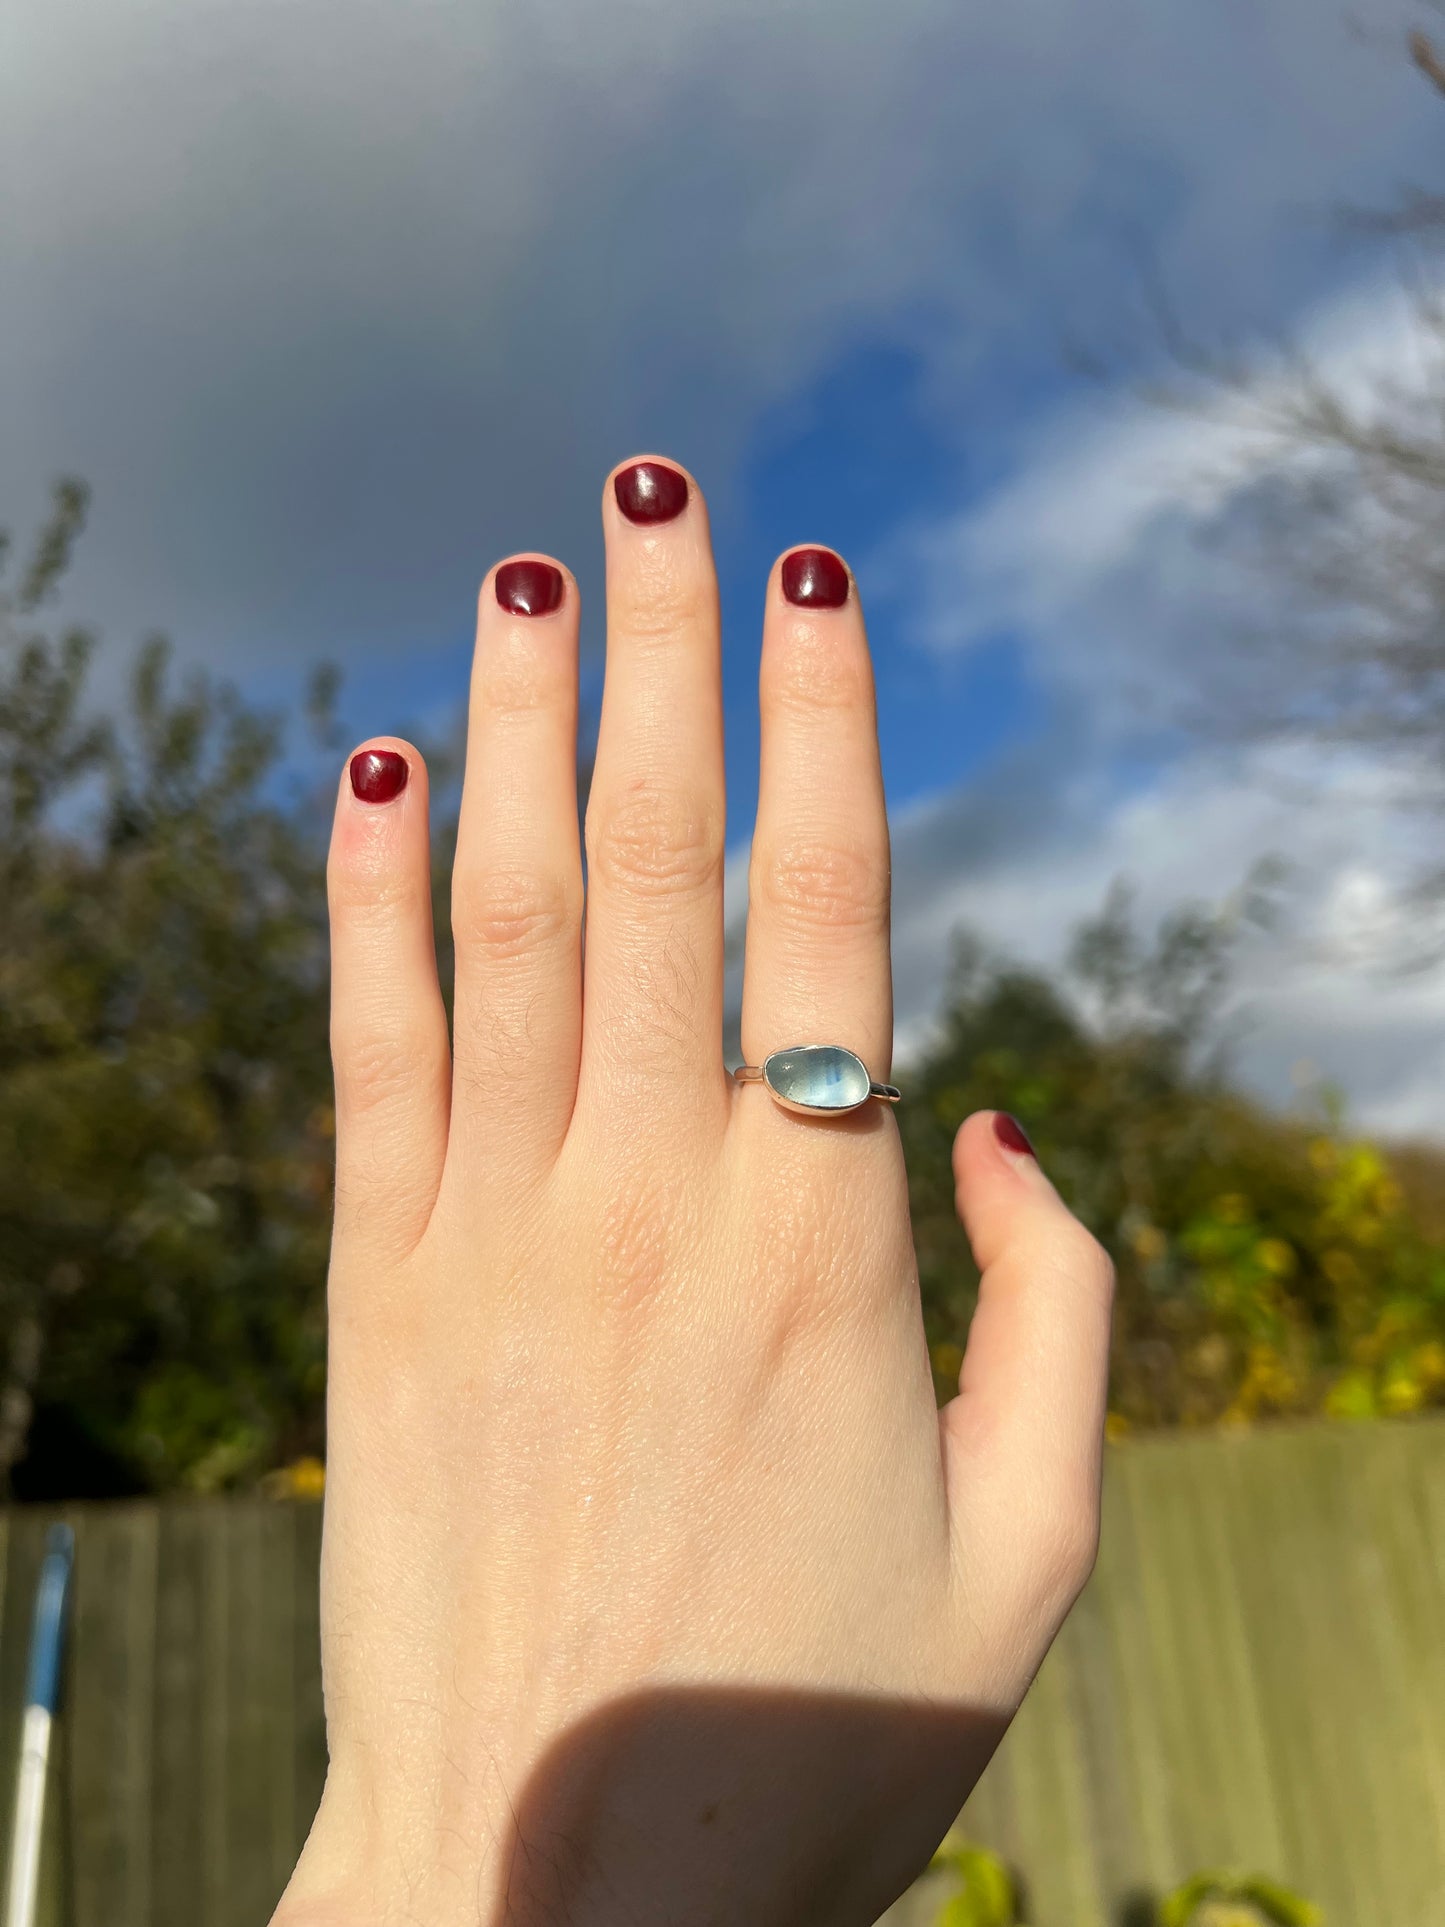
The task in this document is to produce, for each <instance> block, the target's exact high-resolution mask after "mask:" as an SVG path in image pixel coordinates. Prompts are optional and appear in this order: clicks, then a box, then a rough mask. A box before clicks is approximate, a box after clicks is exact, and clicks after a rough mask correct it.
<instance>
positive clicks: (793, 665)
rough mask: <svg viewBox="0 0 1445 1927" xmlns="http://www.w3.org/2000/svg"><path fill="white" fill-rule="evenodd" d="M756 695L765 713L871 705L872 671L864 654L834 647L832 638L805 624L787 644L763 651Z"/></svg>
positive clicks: (864, 708)
mask: <svg viewBox="0 0 1445 1927" xmlns="http://www.w3.org/2000/svg"><path fill="white" fill-rule="evenodd" d="M761 700H762V706H763V710H764V713H765V714H767V715H770V716H771V715H789V714H793V715H798V716H803V717H806V716H810V715H817V714H818V713H819V712H829V711H838V710H841V711H850V712H851V711H863V712H864V713H871V711H872V708H873V677H872V671H871V670H870V668H869V666H868V661H867V658H866V656H856V657H855V656H853V655H851V654H849V653H848V652H846V651H842V650H840V649H838V648H837V646H836V643H835V642H834V640H833V638H831V637H828V638H824V637H821V636H819V635H818V634H817V633H816V631H813V630H804V631H802V632H801V633H800V634H799V635H798V636H796V637H795V638H794V639H793V643H792V646H791V647H788V648H781V649H778V650H776V651H765V652H764V656H763V677H762V688H761Z"/></svg>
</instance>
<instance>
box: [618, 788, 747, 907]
mask: <svg viewBox="0 0 1445 1927" xmlns="http://www.w3.org/2000/svg"><path fill="white" fill-rule="evenodd" d="M587 862H588V868H589V871H590V873H591V874H592V876H594V877H595V878H597V879H598V880H599V881H601V882H604V883H611V884H617V885H620V886H622V887H623V888H625V889H628V890H631V891H634V892H637V893H640V894H645V895H650V896H673V895H682V894H686V893H687V892H689V891H695V890H700V889H706V888H708V887H710V886H713V885H720V884H721V881H722V868H723V828H722V819H721V814H720V812H719V811H718V810H717V809H715V808H713V807H711V806H709V804H708V803H707V802H705V801H704V799H703V798H702V797H700V796H697V795H693V794H689V793H688V792H686V791H684V790H669V789H666V788H663V787H661V786H659V785H654V784H647V785H643V784H637V785H634V786H633V787H632V788H630V789H628V790H625V791H623V792H622V793H621V794H620V795H617V796H613V797H610V798H599V797H597V796H596V795H595V793H594V796H593V799H592V802H591V804H590V806H589V808H588V811H587Z"/></svg>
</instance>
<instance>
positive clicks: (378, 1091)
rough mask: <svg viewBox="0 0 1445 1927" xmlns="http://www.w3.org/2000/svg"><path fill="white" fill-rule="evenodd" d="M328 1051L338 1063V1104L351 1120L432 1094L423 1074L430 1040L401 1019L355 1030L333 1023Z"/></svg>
mask: <svg viewBox="0 0 1445 1927" xmlns="http://www.w3.org/2000/svg"><path fill="white" fill-rule="evenodd" d="M331 1052H332V1058H333V1061H334V1064H335V1068H336V1085H337V1095H338V1100H339V1103H338V1109H339V1110H340V1111H341V1112H342V1113H343V1114H344V1115H345V1116H346V1117H347V1118H350V1119H353V1120H354V1119H358V1118H364V1117H367V1116H369V1115H371V1114H372V1113H374V1112H376V1111H380V1110H389V1109H395V1108H397V1107H399V1106H400V1107H406V1106H410V1105H412V1104H415V1103H417V1102H419V1101H420V1099H421V1096H422V1093H423V1089H425V1091H426V1093H427V1094H428V1095H429V1094H430V1083H429V1080H428V1077H427V1075H426V1073H427V1071H428V1069H429V1068H430V1065H431V1062H432V1052H433V1039H432V1037H431V1035H430V1034H429V1033H427V1032H423V1031H422V1030H420V1029H418V1028H415V1027H412V1028H409V1027H407V1026H406V1025H405V1024H403V1023H398V1024H396V1025H395V1026H394V1027H390V1028H387V1029H375V1030H372V1029H368V1030H367V1031H366V1032H364V1033H357V1032H354V1031H352V1030H350V1029H349V1028H347V1027H342V1026H338V1025H333V1026H332V1033H331Z"/></svg>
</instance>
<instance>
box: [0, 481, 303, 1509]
mask: <svg viewBox="0 0 1445 1927" xmlns="http://www.w3.org/2000/svg"><path fill="white" fill-rule="evenodd" d="M84 511H85V494H84V491H83V490H82V489H81V488H80V487H79V486H78V485H76V484H73V483H66V484H62V485H61V486H60V487H59V488H58V489H57V491H56V496H55V504H54V509H53V512H52V515H51V518H50V520H49V522H48V524H47V526H46V528H45V529H44V530H43V531H42V534H41V536H40V539H39V540H38V542H37V543H36V545H35V549H34V553H33V558H32V560H31V561H30V563H29V565H28V567H26V568H25V569H24V570H23V571H22V572H21V577H20V582H19V586H18V588H17V589H16V590H15V592H14V593H13V594H9V595H7V596H6V597H5V598H4V600H3V602H0V892H3V900H4V903H5V906H6V914H5V917H4V919H3V921H0V1317H3V1325H4V1331H5V1334H6V1337H7V1340H8V1347H7V1349H8V1357H7V1358H6V1359H5V1360H4V1361H3V1364H4V1367H5V1370H6V1385H5V1398H4V1422H3V1425H0V1470H8V1469H9V1468H10V1466H11V1465H12V1464H14V1463H16V1462H17V1461H22V1462H23V1461H26V1460H27V1455H28V1460H29V1462H28V1464H27V1463H22V1464H21V1465H20V1468H19V1472H18V1474H17V1485H18V1487H19V1489H21V1490H22V1491H23V1490H25V1489H27V1475H29V1477H30V1483H31V1487H32V1489H33V1488H34V1487H35V1485H36V1484H37V1482H38V1486H39V1489H41V1490H45V1489H53V1488H54V1487H55V1486H56V1484H57V1483H58V1484H60V1485H61V1486H62V1487H64V1486H67V1485H68V1486H73V1485H76V1484H79V1485H80V1486H81V1487H82V1489H85V1488H90V1489H100V1490H105V1489H126V1488H128V1487H129V1488H135V1487H144V1486H169V1485H178V1484H179V1485H190V1486H193V1487H198V1488H202V1489H206V1488H210V1487H213V1486H217V1485H221V1484H226V1483H230V1482H232V1481H233V1480H235V1479H237V1478H241V1477H245V1476H248V1475H250V1474H251V1473H252V1472H253V1471H255V1470H257V1469H259V1468H261V1467H263V1466H265V1465H266V1464H268V1463H271V1462H272V1461H273V1460H274V1459H275V1458H276V1457H277V1456H287V1455H291V1454H293V1453H295V1452H298V1451H301V1450H303V1449H305V1447H306V1446H307V1445H308V1444H311V1445H313V1446H315V1445H319V1441H320V1429H319V1428H320V1412H321V1398H322V1391H323V1382H324V1352H323V1336H324V1334H323V1318H322V1297H321V1289H320V1285H321V1278H322V1274H323V1269H324V1264H325V1254H326V1246H327V1235H328V1234H327V1213H328V1204H329V1195H330V1152H331V1113H330V1100H329V1071H328V1067H327V1062H326V992H325V932H324V924H323V915H324V901H325V899H324V883H323V876H324V873H323V868H322V855H321V847H320V844H319V842H318V840H317V838H316V836H315V834H314V831H313V829H312V824H311V819H310V817H309V816H308V812H307V811H306V810H305V809H304V808H298V807H297V805H296V803H295V801H294V800H291V801H289V802H288V801H287V800H285V799H284V797H283V795H282V792H281V789H280V783H279V777H278V771H277V758H278V752H279V735H278V731H277V729H276V727H275V725H274V723H273V722H272V721H271V720H270V719H269V718H266V717H264V716H262V715H260V714H258V713H257V712H255V711H254V710H252V709H251V708H249V707H248V706H247V705H246V704H244V703H243V702H242V701H241V700H240V698H239V697H237V696H236V695H235V693H234V692H232V691H231V690H229V689H227V688H225V687H224V686H222V685H218V684H217V683H215V682H214V681H213V680H211V679H208V678H205V677H202V676H199V675H198V676H195V677H192V678H191V679H189V680H188V681H187V682H186V683H185V684H184V685H183V686H179V687H178V686H177V685H176V679H175V678H174V676H173V675H172V673H171V671H170V667H169V660H168V652H167V649H166V646H165V644H164V643H163V642H162V641H160V640H159V639H153V640H152V641H150V642H149V643H147V644H146V645H145V646H144V647H143V648H142V649H141V650H140V651H139V652H138V654H137V656H136V659H135V662H134V665H133V668H132V674H131V678H130V684H129V690H128V701H127V704H126V708H125V712H124V715H123V718H122V719H121V720H120V721H119V723H118V724H112V723H110V722H108V721H103V720H101V721H97V720H95V718H94V706H95V704H94V696H93V694H91V692H90V691H89V689H88V683H87V678H88V672H89V670H90V667H91V663H92V659H93V655H94V648H95V644H94V639H93V637H92V636H91V635H90V634H89V633H88V632H86V631H84V630H79V629H70V630H68V631H65V632H63V633H62V634H60V635H59V636H58V637H52V636H50V635H48V634H46V633H45V631H44V630H43V628H42V627H41V626H40V625H39V623H38V621H37V616H38V612H39V610H40V606H41V605H42V604H43V603H44V602H45V601H46V600H47V598H48V597H50V596H51V595H52V593H53V592H54V590H55V587H56V585H57V583H58V580H59V577H60V575H61V573H62V572H63V570H64V567H65V564H66V561H67V559H68V557H69V554H70V550H71V547H72V545H73V543H74V540H75V537H76V535H77V534H78V532H79V529H80V526H81V523H82V520H83V517H84ZM318 696H319V697H320V698H321V699H322V701H323V704H324V699H325V691H324V689H320V690H319V691H318ZM37 1450H40V1451H42V1454H43V1456H44V1457H46V1458H48V1460H49V1464H48V1466H47V1465H45V1464H37V1463H36V1458H35V1453H36V1451H37Z"/></svg>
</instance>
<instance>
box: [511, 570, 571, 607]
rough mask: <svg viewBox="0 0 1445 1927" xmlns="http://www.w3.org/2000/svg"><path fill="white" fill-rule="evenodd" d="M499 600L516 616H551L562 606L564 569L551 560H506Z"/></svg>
mask: <svg viewBox="0 0 1445 1927" xmlns="http://www.w3.org/2000/svg"><path fill="white" fill-rule="evenodd" d="M496 583H497V600H498V602H499V603H500V604H501V605H502V607H503V608H504V609H506V610H508V611H509V613H510V614H512V615H514V616H549V615H551V613H552V611H553V610H554V609H559V608H560V607H561V606H562V592H563V589H564V587H565V586H566V585H565V584H564V582H563V580H562V571H561V570H560V569H554V568H553V567H552V564H551V563H550V562H531V561H522V562H504V563H503V564H502V566H501V568H500V569H498V570H497V574H496Z"/></svg>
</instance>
